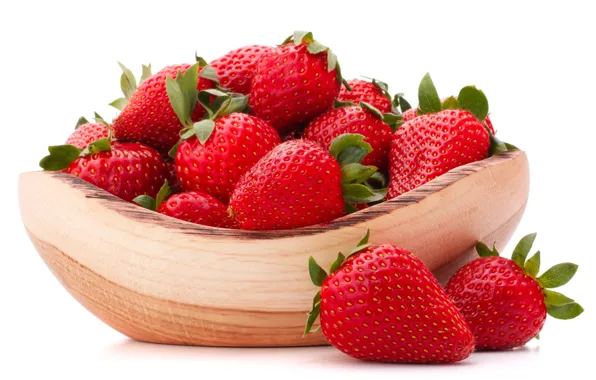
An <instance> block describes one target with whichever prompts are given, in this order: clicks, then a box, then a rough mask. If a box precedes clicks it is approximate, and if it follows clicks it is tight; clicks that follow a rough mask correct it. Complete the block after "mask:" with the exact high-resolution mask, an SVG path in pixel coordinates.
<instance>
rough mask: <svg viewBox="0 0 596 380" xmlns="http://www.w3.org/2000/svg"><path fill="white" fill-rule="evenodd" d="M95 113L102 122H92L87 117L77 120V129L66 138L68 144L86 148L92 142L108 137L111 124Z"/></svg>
mask: <svg viewBox="0 0 596 380" xmlns="http://www.w3.org/2000/svg"><path fill="white" fill-rule="evenodd" d="M95 115H96V118H99V119H100V120H102V122H96V123H90V122H89V121H88V120H87V119H85V118H84V117H81V118H80V119H79V121H78V122H77V126H76V127H75V131H74V132H73V133H72V134H71V135H70V136H69V137H68V139H67V140H66V144H67V145H73V146H75V147H77V148H79V149H84V148H86V147H87V145H89V144H91V143H92V142H94V141H97V140H99V139H103V138H107V137H108V135H109V126H108V125H107V123H105V122H103V119H101V117H99V115H98V114H97V113H96V114H95Z"/></svg>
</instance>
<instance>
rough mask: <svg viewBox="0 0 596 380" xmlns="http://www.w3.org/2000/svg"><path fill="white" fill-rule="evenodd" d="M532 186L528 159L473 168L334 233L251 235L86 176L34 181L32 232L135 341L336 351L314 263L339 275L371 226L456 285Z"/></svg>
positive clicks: (365, 213)
mask: <svg viewBox="0 0 596 380" xmlns="http://www.w3.org/2000/svg"><path fill="white" fill-rule="evenodd" d="M528 189H529V170H528V162H527V158H526V155H525V154H524V152H521V151H520V152H507V153H504V154H501V155H499V156H495V157H491V158H488V159H486V160H484V161H480V162H476V163H473V164H469V165H466V166H462V167H460V168H457V169H454V170H452V171H451V172H449V173H447V174H445V175H443V176H441V177H439V178H437V179H435V180H433V181H431V182H429V183H427V184H425V185H424V186H421V187H420V188H418V189H416V190H414V191H411V192H409V193H406V194H403V195H402V196H400V197H398V198H396V199H393V200H391V201H388V202H384V203H382V204H379V205H376V206H374V207H371V208H369V209H366V210H362V211H359V212H357V213H354V214H352V215H349V216H346V217H343V218H340V219H338V220H336V221H333V222H331V223H329V224H327V225H325V226H313V227H306V228H301V229H297V230H291V231H258V232H254V231H237V230H225V229H218V228H211V227H204V226H198V225H194V224H190V223H186V222H183V221H179V220H176V219H172V218H169V217H166V216H164V215H161V214H157V213H154V212H151V211H148V210H145V209H143V208H141V207H138V206H136V205H134V204H130V203H126V202H124V201H122V200H120V199H118V198H116V197H114V196H112V195H110V194H108V193H106V192H105V191H103V190H101V189H99V188H96V187H94V186H92V185H90V184H88V183H86V182H83V181H81V180H79V179H78V178H76V177H73V176H70V175H67V174H63V173H56V172H53V173H51V172H30V173H24V174H22V175H21V176H20V179H19V201H20V207H21V215H22V219H23V223H24V225H25V227H26V229H27V232H28V233H29V236H30V237H31V240H32V242H33V243H34V245H35V247H36V249H37V250H38V252H39V253H40V255H41V257H42V258H43V260H44V261H45V262H46V264H47V265H48V267H49V268H50V270H51V271H52V272H53V273H54V274H55V276H56V277H57V278H58V280H59V281H60V282H61V283H62V285H64V287H65V288H66V289H67V290H68V291H69V292H70V294H71V295H72V296H73V297H74V298H76V299H77V300H78V301H79V302H80V303H81V304H82V305H83V306H85V307H86V308H87V309H88V310H89V311H91V312H92V313H93V314H94V315H96V316H97V317H98V318H99V319H101V320H102V321H104V322H105V323H107V324H108V325H110V326H112V327H113V328H114V329H116V330H118V331H120V332H122V333H123V334H125V335H128V336H130V337H131V338H133V339H137V340H141V341H149V342H157V343H173V344H191V345H214V346H300V345H316V344H324V343H325V341H324V339H323V337H322V335H321V334H320V333H316V334H311V335H309V336H308V337H306V338H303V337H302V331H303V327H304V322H305V320H306V313H307V311H308V310H309V307H310V303H311V301H312V297H313V295H314V293H315V292H316V289H315V287H314V286H313V285H312V284H311V282H310V280H309V277H308V271H307V263H308V257H309V256H310V255H313V256H314V257H315V258H316V259H317V261H318V262H319V263H320V264H321V265H322V266H323V267H328V266H329V265H330V263H331V262H332V261H333V259H334V258H335V256H336V255H337V252H338V251H344V252H345V251H349V250H350V249H351V248H352V247H353V246H354V245H355V244H356V243H357V242H358V240H360V238H361V237H362V236H363V235H364V233H365V232H366V230H367V229H368V228H370V229H371V243H394V244H397V245H399V246H401V247H403V248H406V249H409V250H410V251H412V252H413V253H415V254H416V255H417V256H418V257H420V258H421V259H422V260H423V261H424V262H425V263H426V265H428V266H429V268H430V269H431V270H433V271H434V273H435V274H436V275H437V277H438V278H439V280H441V281H445V280H446V279H447V278H448V277H449V276H450V275H451V274H452V273H453V272H454V271H455V270H457V269H458V268H459V267H461V265H463V264H464V263H466V262H467V261H469V260H470V259H471V258H473V257H474V254H473V251H472V247H473V245H474V244H475V242H476V241H478V240H483V241H486V242H488V243H492V242H493V241H496V242H497V247H499V248H503V247H504V245H505V244H506V243H507V241H508V240H509V238H510V237H511V235H512V234H513V232H514V230H515V228H516V227H517V224H518V222H519V220H520V219H521V217H522V215H523V212H524V208H525V205H526V202H527V197H528Z"/></svg>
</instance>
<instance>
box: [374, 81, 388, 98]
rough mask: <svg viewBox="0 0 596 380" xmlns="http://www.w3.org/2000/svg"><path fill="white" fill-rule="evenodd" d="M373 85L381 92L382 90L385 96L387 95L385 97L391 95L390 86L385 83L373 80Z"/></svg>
mask: <svg viewBox="0 0 596 380" xmlns="http://www.w3.org/2000/svg"><path fill="white" fill-rule="evenodd" d="M372 84H373V85H374V86H375V87H376V88H378V89H379V90H381V92H383V94H385V96H388V95H389V85H388V84H387V83H385V82H382V81H380V80H376V79H374V78H373V79H372Z"/></svg>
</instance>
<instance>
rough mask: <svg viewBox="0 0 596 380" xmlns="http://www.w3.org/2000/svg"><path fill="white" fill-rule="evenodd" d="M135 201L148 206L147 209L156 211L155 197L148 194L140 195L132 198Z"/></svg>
mask: <svg viewBox="0 0 596 380" xmlns="http://www.w3.org/2000/svg"><path fill="white" fill-rule="evenodd" d="M132 201H133V202H134V203H136V204H138V205H139V206H142V207H144V208H146V209H147V210H151V211H155V210H156V209H157V207H156V205H155V198H153V197H150V196H148V195H139V196H138V197H136V198H135V199H133V200H132Z"/></svg>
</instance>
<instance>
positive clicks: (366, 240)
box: [352, 228, 370, 253]
mask: <svg viewBox="0 0 596 380" xmlns="http://www.w3.org/2000/svg"><path fill="white" fill-rule="evenodd" d="M369 238H370V228H369V229H367V230H366V234H364V237H363V238H362V239H360V241H359V242H358V245H357V246H356V248H354V250H355V249H357V248H358V247H361V246H365V245H368V239H369ZM354 250H352V253H354V252H355V251H354ZM357 251H359V249H358V250H357ZM357 251H356V252H357Z"/></svg>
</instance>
